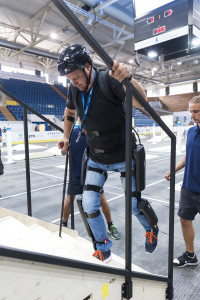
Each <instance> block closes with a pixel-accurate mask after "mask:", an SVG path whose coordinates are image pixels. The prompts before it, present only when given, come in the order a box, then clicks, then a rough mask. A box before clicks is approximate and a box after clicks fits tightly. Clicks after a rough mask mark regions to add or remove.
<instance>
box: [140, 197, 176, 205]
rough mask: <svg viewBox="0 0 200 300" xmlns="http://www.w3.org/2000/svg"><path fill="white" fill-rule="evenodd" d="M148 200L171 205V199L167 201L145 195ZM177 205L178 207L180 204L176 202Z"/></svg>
mask: <svg viewBox="0 0 200 300" xmlns="http://www.w3.org/2000/svg"><path fill="white" fill-rule="evenodd" d="M145 198H146V199H147V200H152V201H156V202H160V203H165V204H168V205H169V201H165V200H159V199H155V198H151V197H145ZM175 206H176V207H178V206H179V205H178V204H176V203H175Z"/></svg>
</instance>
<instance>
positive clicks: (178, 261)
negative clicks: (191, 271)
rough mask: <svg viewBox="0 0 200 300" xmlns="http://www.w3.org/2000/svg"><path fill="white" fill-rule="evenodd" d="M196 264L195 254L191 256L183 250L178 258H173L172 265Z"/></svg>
mask: <svg viewBox="0 0 200 300" xmlns="http://www.w3.org/2000/svg"><path fill="white" fill-rule="evenodd" d="M197 264H198V259H197V257H196V255H195V256H193V257H190V256H188V255H187V253H186V252H183V255H181V256H179V257H178V258H175V259H174V260H173V266H174V267H185V266H195V265H197Z"/></svg>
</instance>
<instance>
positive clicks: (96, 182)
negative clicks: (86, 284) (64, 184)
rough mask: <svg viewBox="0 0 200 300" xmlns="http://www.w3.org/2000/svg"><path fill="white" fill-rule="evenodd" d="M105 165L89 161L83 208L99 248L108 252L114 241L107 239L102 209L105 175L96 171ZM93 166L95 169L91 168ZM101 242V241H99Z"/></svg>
mask: <svg viewBox="0 0 200 300" xmlns="http://www.w3.org/2000/svg"><path fill="white" fill-rule="evenodd" d="M103 167H104V165H102V164H98V163H95V162H94V161H92V160H91V159H89V161H88V168H89V169H90V170H88V169H87V173H86V179H85V186H84V192H83V209H84V212H85V213H86V214H87V221H88V224H89V226H90V228H91V231H92V233H93V235H94V238H95V240H96V241H97V244H96V247H97V250H99V251H102V252H107V251H108V250H109V249H110V247H111V246H112V242H111V241H110V240H108V239H107V231H106V226H105V222H104V218H103V215H102V213H101V211H100V190H101V188H102V187H103V185H104V182H105V176H104V175H103V174H101V173H99V172H97V171H96V169H99V170H103ZM91 168H93V170H91ZM98 242H100V243H98Z"/></svg>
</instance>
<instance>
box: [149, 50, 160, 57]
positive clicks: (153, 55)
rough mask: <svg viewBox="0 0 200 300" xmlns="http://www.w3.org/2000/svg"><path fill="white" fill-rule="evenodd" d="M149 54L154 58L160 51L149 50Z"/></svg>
mask: <svg viewBox="0 0 200 300" xmlns="http://www.w3.org/2000/svg"><path fill="white" fill-rule="evenodd" d="M148 56H149V57H151V58H153V57H156V56H158V53H157V52H156V51H149V52H148Z"/></svg>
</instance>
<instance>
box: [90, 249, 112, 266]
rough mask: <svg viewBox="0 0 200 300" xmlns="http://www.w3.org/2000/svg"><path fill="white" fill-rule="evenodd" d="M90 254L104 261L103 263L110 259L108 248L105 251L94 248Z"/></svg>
mask: <svg viewBox="0 0 200 300" xmlns="http://www.w3.org/2000/svg"><path fill="white" fill-rule="evenodd" d="M92 256H94V257H96V258H97V259H99V260H100V261H102V262H105V263H106V262H109V261H110V260H111V259H112V255H111V251H110V250H108V251H106V252H103V251H99V250H96V251H95V252H94V253H93V255H92Z"/></svg>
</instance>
